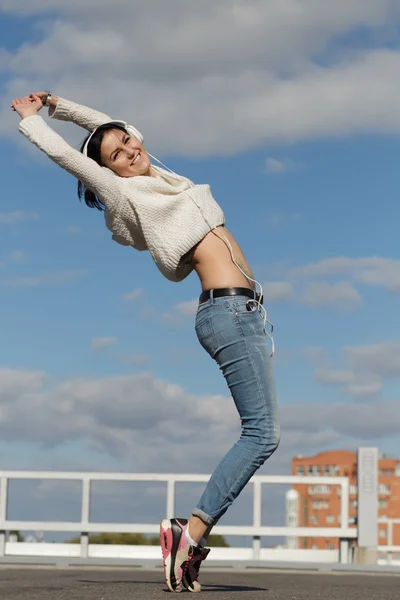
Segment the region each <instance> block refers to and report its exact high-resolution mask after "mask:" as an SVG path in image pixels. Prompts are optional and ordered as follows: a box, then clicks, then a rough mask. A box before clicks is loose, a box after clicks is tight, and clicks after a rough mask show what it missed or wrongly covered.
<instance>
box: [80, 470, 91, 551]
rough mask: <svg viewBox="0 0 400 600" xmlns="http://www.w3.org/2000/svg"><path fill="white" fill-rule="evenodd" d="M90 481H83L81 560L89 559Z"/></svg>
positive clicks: (86, 479)
mask: <svg viewBox="0 0 400 600" xmlns="http://www.w3.org/2000/svg"><path fill="white" fill-rule="evenodd" d="M89 521H90V479H89V478H88V477H86V478H84V479H82V518H81V558H88V557H89V533H88V531H87V525H88V524H89Z"/></svg>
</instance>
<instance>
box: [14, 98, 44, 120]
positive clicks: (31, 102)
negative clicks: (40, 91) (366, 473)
mask: <svg viewBox="0 0 400 600" xmlns="http://www.w3.org/2000/svg"><path fill="white" fill-rule="evenodd" d="M11 108H12V109H13V110H15V111H16V112H17V113H18V114H19V116H20V117H21V119H25V117H30V116H32V115H37V113H38V112H39V110H40V109H41V108H43V102H42V100H41V98H40V97H39V96H37V95H36V94H31V95H30V96H25V98H15V100H13V101H12V102H11Z"/></svg>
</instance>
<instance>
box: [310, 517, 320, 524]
mask: <svg viewBox="0 0 400 600" xmlns="http://www.w3.org/2000/svg"><path fill="white" fill-rule="evenodd" d="M311 523H312V524H313V525H318V519H317V516H316V515H311Z"/></svg>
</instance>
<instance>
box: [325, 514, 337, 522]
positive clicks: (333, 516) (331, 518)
mask: <svg viewBox="0 0 400 600" xmlns="http://www.w3.org/2000/svg"><path fill="white" fill-rule="evenodd" d="M326 522H327V523H334V522H335V515H328V516H327V517H326Z"/></svg>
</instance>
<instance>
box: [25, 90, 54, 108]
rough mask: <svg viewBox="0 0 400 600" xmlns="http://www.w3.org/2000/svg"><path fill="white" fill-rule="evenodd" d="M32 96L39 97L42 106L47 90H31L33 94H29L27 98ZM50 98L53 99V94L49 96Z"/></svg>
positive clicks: (44, 103) (44, 102)
mask: <svg viewBox="0 0 400 600" xmlns="http://www.w3.org/2000/svg"><path fill="white" fill-rule="evenodd" d="M33 96H37V97H38V98H40V99H41V101H42V104H43V106H45V105H46V100H47V96H48V92H45V91H43V90H42V91H41V92H33V94H29V98H33ZM51 99H52V100H53V99H54V96H52V97H51Z"/></svg>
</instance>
